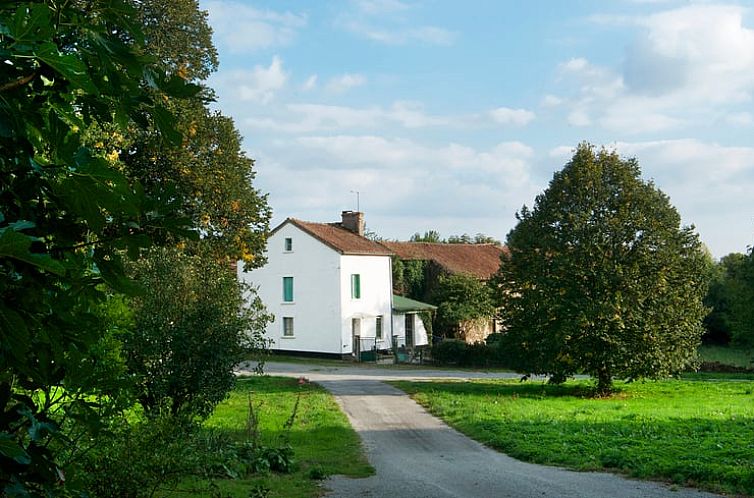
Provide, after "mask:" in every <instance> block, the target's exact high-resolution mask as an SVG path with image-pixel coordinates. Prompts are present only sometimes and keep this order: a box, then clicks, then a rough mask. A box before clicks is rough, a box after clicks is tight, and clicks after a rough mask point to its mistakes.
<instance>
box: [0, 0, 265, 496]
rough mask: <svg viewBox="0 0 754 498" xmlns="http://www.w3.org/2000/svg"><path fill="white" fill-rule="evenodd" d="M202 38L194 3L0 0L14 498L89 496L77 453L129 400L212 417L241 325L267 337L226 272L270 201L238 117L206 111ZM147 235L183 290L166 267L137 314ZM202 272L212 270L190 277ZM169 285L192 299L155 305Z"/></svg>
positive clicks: (256, 231)
mask: <svg viewBox="0 0 754 498" xmlns="http://www.w3.org/2000/svg"><path fill="white" fill-rule="evenodd" d="M210 35H211V30H210V28H209V26H208V25H207V22H206V13H202V12H201V11H199V9H198V2H197V1H196V0H147V1H136V0H94V1H82V0H71V1H66V2H53V1H51V0H36V1H32V0H30V1H26V2H4V3H2V5H1V6H0V52H2V54H3V60H4V61H5V64H3V71H2V74H0V172H1V173H2V174H0V297H1V299H0V331H1V332H2V338H3V340H2V342H0V409H1V410H2V416H0V489H2V490H3V491H4V492H5V493H7V494H9V495H14V494H19V495H24V494H25V493H27V492H29V493H33V494H42V493H51V494H64V493H74V492H76V491H80V490H81V488H76V483H80V482H82V479H80V477H82V476H80V475H76V470H77V469H78V468H80V463H81V459H82V458H83V457H84V455H86V452H87V451H89V450H90V449H91V448H92V447H93V446H94V447H96V446H98V444H99V442H100V441H101V442H103V444H104V443H105V442H106V441H109V442H108V443H107V444H110V443H113V444H115V445H117V444H116V442H113V441H114V440H112V438H117V437H118V436H119V435H123V434H125V433H122V432H120V433H119V432H118V431H116V432H115V433H114V434H113V433H111V434H108V433H107V430H109V429H112V427H113V420H116V421H117V420H119V419H118V418H117V417H118V416H119V414H121V413H122V411H123V410H124V409H125V408H127V407H129V406H131V403H132V401H133V399H134V397H137V398H140V399H142V400H143V401H145V403H144V404H145V405H146V406H147V407H148V408H149V410H150V411H151V412H152V415H153V414H154V412H155V411H159V412H162V411H166V412H169V413H173V414H174V415H175V414H178V413H179V412H184V413H185V412H189V413H190V414H192V415H199V416H206V415H207V414H208V412H209V410H210V409H211V406H213V405H214V404H215V403H217V401H219V400H220V399H222V397H223V396H224V394H225V393H226V392H227V390H228V389H229V387H230V385H231V382H232V374H231V367H232V364H231V361H232V359H233V358H237V357H239V356H240V354H239V353H238V351H239V349H240V344H241V342H242V340H241V339H242V338H241V337H240V336H241V334H242V333H243V332H245V327H246V326H248V327H247V328H248V329H249V330H252V331H255V332H256V331H258V330H259V329H260V326H259V323H258V322H259V321H263V320H264V318H265V315H264V313H262V312H261V310H259V309H257V308H255V309H253V310H252V312H253V313H255V316H254V317H253V318H252V319H251V322H254V323H250V322H249V320H248V318H249V317H248V316H247V317H241V318H238V316H237V315H238V313H237V312H238V309H239V301H240V289H239V288H238V286H237V285H236V286H235V287H234V284H232V283H231V280H232V273H231V272H230V271H229V269H228V268H227V266H228V265H227V263H228V262H229V261H231V260H233V261H235V260H236V259H239V258H242V259H244V261H246V263H247V265H249V266H252V267H253V266H255V265H259V264H261V263H262V262H263V258H262V249H263V245H264V240H265V237H266V233H267V228H268V221H269V207H268V206H267V204H266V197H265V196H263V195H261V194H260V193H259V192H258V191H256V190H255V189H254V188H253V187H252V186H251V180H253V178H254V172H253V170H252V164H253V163H252V161H251V160H250V159H249V158H247V157H246V156H245V155H244V154H243V152H242V151H241V150H240V136H239V134H238V132H237V131H236V130H235V128H234V126H233V123H232V121H231V120H230V119H228V118H226V117H224V116H222V115H221V114H219V113H217V112H215V111H211V110H210V109H209V107H208V102H209V101H210V100H211V99H212V95H213V93H212V91H211V89H209V88H208V87H206V86H204V85H203V84H202V82H203V81H204V80H206V78H207V76H208V75H209V74H210V73H211V71H212V70H214V67H215V66H216V63H217V60H216V52H215V50H214V47H212V43H211V36H210ZM198 234H201V235H202V239H203V240H202V241H201V242H200V241H198V240H197V239H198V238H199V235H198ZM155 246H162V247H170V248H171V249H164V250H163V251H164V252H163V253H162V254H163V255H166V254H170V256H171V257H172V258H173V262H177V263H180V264H179V265H178V268H174V269H173V270H174V271H179V270H183V271H185V272H186V273H187V276H186V278H187V279H189V280H191V282H190V284H191V285H173V284H175V283H176V281H177V280H179V279H178V277H177V276H176V275H175V274H173V275H168V274H167V273H165V274H164V275H162V276H165V277H166V279H165V280H160V281H157V278H156V276H152V277H153V278H152V280H149V279H146V278H145V279H142V283H143V284H145V285H147V286H150V285H151V286H152V287H151V288H149V289H147V292H146V295H143V296H141V297H139V298H137V301H138V302H139V305H138V306H137V308H138V309H137V310H136V314H134V313H133V310H130V309H129V306H130V305H131V304H133V303H132V302H129V301H128V300H127V299H125V298H124V295H125V294H128V295H131V296H133V295H135V294H139V292H140V291H141V290H143V289H140V288H139V286H137V285H134V283H133V282H132V281H130V280H129V279H128V278H127V276H126V274H125V272H124V268H123V266H124V265H123V264H122V259H124V258H125V257H126V256H127V257H128V259H132V260H134V259H138V258H139V257H140V256H142V255H144V254H145V253H147V252H148V250H149V249H150V248H153V247H155ZM183 251H185V252H183ZM157 253H159V251H157V252H152V253H151V254H152V255H154V254H157ZM150 261H153V260H149V258H147V259H146V260H141V261H140V262H139V263H138V264H137V266H138V267H146V266H148V265H149V264H150ZM223 263H225V264H223ZM221 271H225V272H226V275H225V276H224V277H223V276H221V275H220V272H221ZM196 272H203V273H204V275H203V276H202V277H203V278H210V277H217V278H213V279H212V281H211V282H210V281H204V282H202V281H201V278H198V277H197V278H193V279H190V278H188V277H191V276H193V277H196ZM137 273H138V272H137ZM184 283H186V282H184ZM202 284H204V285H202ZM166 289H168V290H176V289H177V290H178V291H180V292H184V294H183V295H181V296H177V295H176V294H173V295H172V296H171V299H172V300H170V301H168V300H165V301H163V302H162V303H161V304H160V305H159V306H156V307H153V308H152V309H149V306H147V304H150V303H151V304H154V303H155V301H156V299H155V293H156V292H162V291H166ZM168 294H169V293H168ZM166 295H167V294H166ZM166 295H163V297H166ZM150 299H152V301H150ZM202 307H203V308H202ZM117 308H121V309H117ZM155 310H156V311H155ZM147 311H149V312H153V311H154V314H153V316H152V317H151V318H152V320H151V321H150V322H149V324H148V325H149V326H147V324H145V319H144V313H145V312H147ZM200 315H202V316H200ZM166 317H174V318H177V319H176V320H172V323H171V321H168V320H163V319H165V318H166ZM202 317H203V318H204V319H205V321H204V322H203V323H201V322H202V321H201V318H202ZM160 320H163V321H162V322H160ZM209 320H212V321H211V322H210V321H209ZM189 322H191V323H190V324H189ZM134 326H138V328H137V329H134ZM150 326H151V328H150ZM189 326H192V327H194V329H193V334H194V335H191V334H190V333H188V327H189ZM135 330H136V335H134V333H135ZM139 333H141V334H142V335H138V334H139ZM129 334H130V335H129ZM149 334H151V336H150V337H149V339H145V340H144V341H142V342H141V343H139V339H144V336H146V335H149ZM199 334H205V335H206V336H207V337H204V340H203V341H202V338H200V337H199ZM126 337H128V339H129V341H130V342H128V344H127V347H125V346H124V345H123V344H122V343H121V341H122V340H124V338H126ZM210 337H211V338H212V339H214V341H209V340H207V339H208V338H210ZM151 340H153V341H151ZM244 340H245V339H244ZM254 340H258V336H255V337H254ZM215 341H217V342H215ZM136 343H139V346H141V347H134V345H135V344H136ZM168 364H169V365H170V366H171V368H169V369H165V368H161V367H165V366H166V365H168ZM145 377H148V379H149V380H148V381H145V380H144V379H145ZM134 381H135V382H134ZM150 383H154V384H159V387H157V388H153V387H154V386H153V385H152V386H149V387H147V386H146V384H150ZM135 385H136V386H137V387H138V389H137V390H134V389H133V388H134V387H135ZM147 390H148V391H149V393H148V394H146V395H145V391H147ZM154 407H159V409H157V410H155V409H154ZM165 407H167V408H166V409H165V410H163V408H165ZM176 422H182V421H178V420H176ZM103 431H104V432H103ZM189 436H190V434H188V433H187V434H186V437H189ZM124 437H125V436H124ZM118 444H119V443H118ZM166 446H167V447H169V444H168V443H167V442H166ZM160 450H161V448H155V452H158V453H159V451H160ZM128 464H129V462H128V461H125V462H121V465H128Z"/></svg>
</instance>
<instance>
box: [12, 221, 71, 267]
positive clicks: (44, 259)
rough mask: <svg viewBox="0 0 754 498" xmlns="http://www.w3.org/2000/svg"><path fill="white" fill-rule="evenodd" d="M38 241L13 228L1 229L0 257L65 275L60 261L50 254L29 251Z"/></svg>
mask: <svg viewBox="0 0 754 498" xmlns="http://www.w3.org/2000/svg"><path fill="white" fill-rule="evenodd" d="M36 240H37V238H36V237H32V236H30V235H25V234H22V233H19V232H17V231H16V230H14V229H13V228H12V227H6V228H2V229H0V257H6V258H13V259H17V260H19V261H23V262H25V263H29V264H32V265H34V266H38V267H39V268H42V269H43V270H46V271H49V272H52V273H55V274H56V275H63V274H64V273H65V268H64V267H63V265H61V264H60V262H59V261H56V260H54V259H53V258H52V257H50V255H49V254H43V253H33V252H30V251H29V248H30V247H31V243H32V242H34V241H36Z"/></svg>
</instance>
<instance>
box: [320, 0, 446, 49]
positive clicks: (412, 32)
mask: <svg viewBox="0 0 754 498" xmlns="http://www.w3.org/2000/svg"><path fill="white" fill-rule="evenodd" d="M351 4H352V6H353V8H352V9H350V10H346V11H345V12H343V13H342V14H341V15H340V16H339V17H338V18H337V19H336V22H335V24H336V25H337V26H339V27H341V28H342V29H345V30H346V31H349V32H351V33H353V34H355V35H357V36H360V37H362V38H366V39H368V40H372V41H375V42H377V43H382V44H386V45H407V44H410V43H417V42H418V43H423V44H427V45H452V44H453V43H454V42H455V40H456V38H457V36H458V33H456V32H454V31H451V30H448V29H445V28H442V27H439V26H432V25H426V24H421V23H420V22H416V21H414V20H412V19H411V14H413V12H412V11H415V10H417V6H415V5H410V4H408V3H405V2H400V1H397V0H357V1H355V2H351ZM418 17H421V16H418Z"/></svg>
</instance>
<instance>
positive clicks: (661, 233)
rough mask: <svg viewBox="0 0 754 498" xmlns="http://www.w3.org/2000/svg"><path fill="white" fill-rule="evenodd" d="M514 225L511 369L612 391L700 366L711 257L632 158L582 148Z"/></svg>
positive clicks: (505, 271)
mask: <svg viewBox="0 0 754 498" xmlns="http://www.w3.org/2000/svg"><path fill="white" fill-rule="evenodd" d="M517 218H518V220H519V221H518V224H517V225H516V227H515V228H514V229H513V230H512V231H511V232H510V233H509V234H508V239H507V246H508V249H509V253H507V254H506V255H504V256H503V260H502V264H501V266H500V271H499V273H498V275H497V276H496V278H495V283H496V284H497V286H498V297H499V301H500V305H501V307H502V310H503V311H502V313H501V319H502V321H503V326H504V328H505V329H506V330H507V333H506V334H505V335H504V337H503V341H504V342H505V345H504V349H505V350H508V351H511V352H513V353H512V354H511V355H510V356H511V359H512V360H514V364H512V365H511V366H512V367H513V368H515V369H516V370H520V371H524V372H529V373H534V374H546V375H549V376H551V380H552V381H553V382H563V381H564V380H565V379H566V378H567V377H569V376H571V375H573V374H575V373H577V372H581V373H587V374H590V375H592V376H593V377H594V378H596V379H597V381H598V385H599V388H600V390H601V391H608V390H609V389H610V386H611V385H612V379H613V377H614V376H617V377H621V378H627V379H638V378H642V377H649V378H659V377H665V376H668V375H670V374H673V373H677V372H679V371H681V370H683V369H684V368H686V367H688V366H690V365H692V364H693V362H694V360H695V357H696V348H697V346H698V345H699V342H700V336H701V334H702V332H703V328H702V323H701V322H702V318H703V317H704V315H705V314H706V309H705V308H704V306H703V304H702V298H703V296H704V294H705V292H706V286H707V278H708V258H707V257H706V255H705V253H704V252H703V251H702V248H701V243H700V242H699V238H698V236H697V234H696V233H695V232H694V230H693V227H681V225H680V222H681V219H680V215H679V214H678V212H677V211H676V210H675V208H673V206H672V205H671V204H670V201H669V199H668V197H667V196H666V195H665V194H664V193H662V192H661V191H660V190H658V189H657V188H656V187H655V186H654V185H653V184H652V183H651V182H649V183H648V182H644V181H643V180H642V179H641V173H640V169H639V165H638V163H637V161H636V160H635V159H621V158H620V157H619V156H618V155H617V153H615V152H609V151H606V150H600V151H598V152H595V150H594V148H593V147H592V146H590V145H588V144H582V145H580V146H579V147H578V149H577V150H576V152H575V154H574V156H573V158H572V159H571V161H570V162H569V163H568V164H567V165H566V166H565V168H564V169H563V170H562V171H559V172H557V173H555V175H554V177H553V179H552V181H551V182H550V185H549V187H548V188H547V190H545V192H544V193H542V194H541V195H539V196H537V199H536V201H535V205H534V208H533V209H531V210H529V209H528V208H526V206H524V208H522V210H521V212H520V213H518V214H517Z"/></svg>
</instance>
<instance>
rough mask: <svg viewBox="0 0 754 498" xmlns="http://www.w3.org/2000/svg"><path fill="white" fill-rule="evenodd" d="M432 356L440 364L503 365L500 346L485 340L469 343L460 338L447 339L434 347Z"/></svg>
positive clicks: (464, 365)
mask: <svg viewBox="0 0 754 498" xmlns="http://www.w3.org/2000/svg"><path fill="white" fill-rule="evenodd" d="M432 358H433V360H434V361H435V362H436V363H438V364H440V365H458V366H461V367H491V366H503V363H504V362H503V361H502V356H501V355H500V354H499V348H498V347H496V346H491V345H487V344H485V343H483V342H475V343H473V344H467V343H466V342H464V341H462V340H459V339H446V340H444V341H442V342H440V343H438V344H436V345H434V346H433V347H432Z"/></svg>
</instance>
